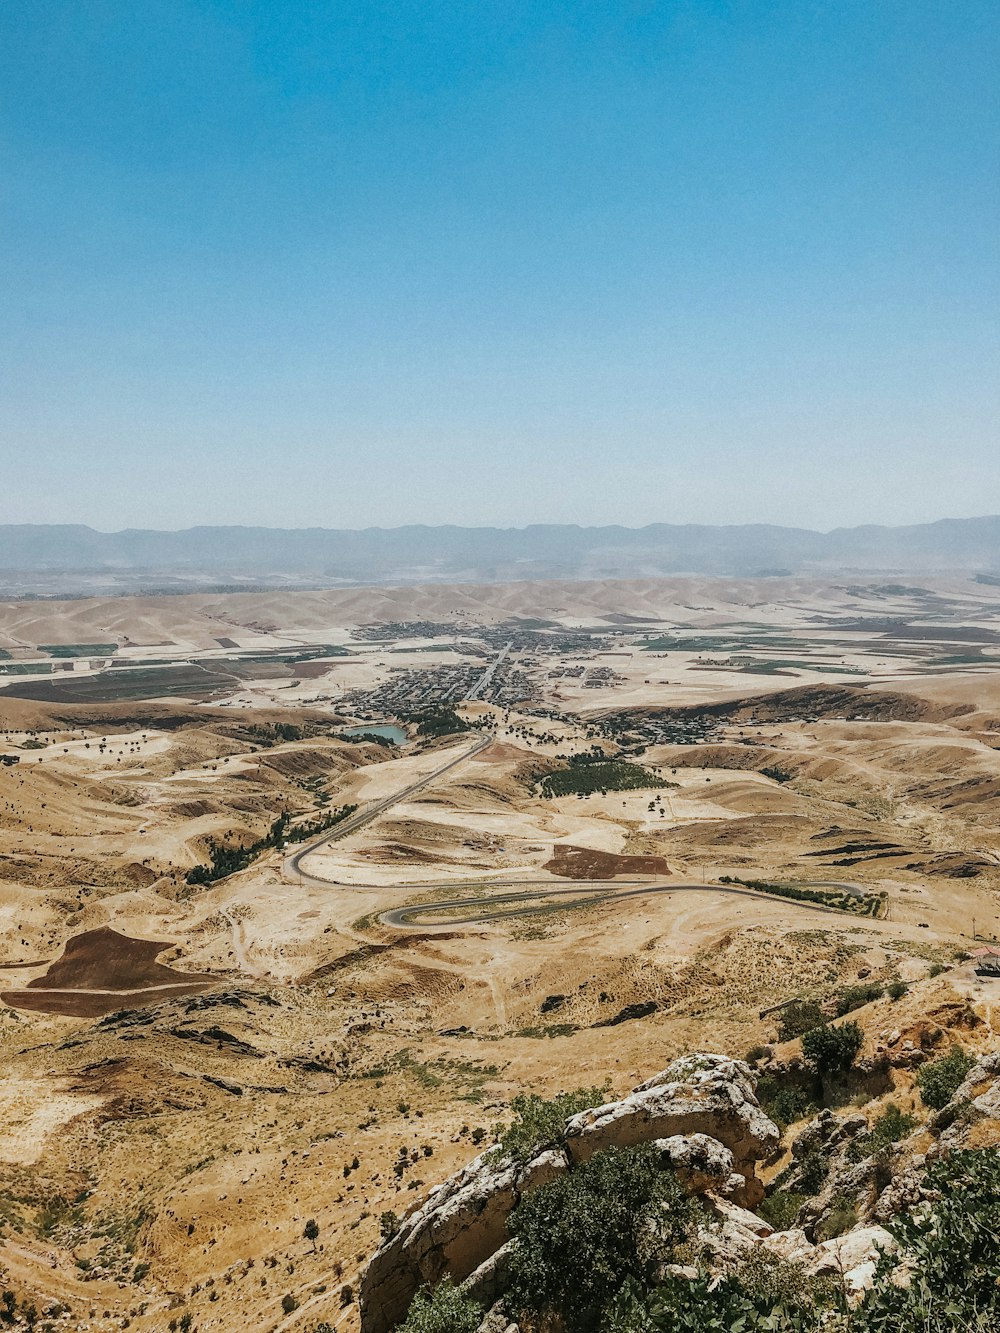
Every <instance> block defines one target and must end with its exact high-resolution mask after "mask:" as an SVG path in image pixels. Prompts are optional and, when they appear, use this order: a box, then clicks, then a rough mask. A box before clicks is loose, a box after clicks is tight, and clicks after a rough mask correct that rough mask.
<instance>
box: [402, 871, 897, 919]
mask: <svg viewBox="0 0 1000 1333" xmlns="http://www.w3.org/2000/svg"><path fill="white" fill-rule="evenodd" d="M511 882H514V881H488V883H511ZM516 882H518V883H521V884H530V883H533V882H534V883H539V882H542V883H546V884H549V885H551V882H552V881H551V880H545V881H537V880H536V881H531V880H520V881H516ZM479 883H480V884H481V885H483V886H484V887H485V886H486V885H487V882H486V881H480V882H479ZM636 883H637V881H635V880H631V881H630V880H589V881H587V880H576V881H575V882H574V884H573V886H572V888H569V887H567V888H562V887H559V888H551V887H549V888H545V889H536V890H534V891H533V892H529V893H506V894H497V895H496V896H493V897H489V898H454V899H452V900H450V901H436V902H435V901H431V902H426V903H411V904H410V905H409V906H408V907H395V908H392V909H391V910H390V911H388V912H382V913H381V914H380V915H379V918H378V919H379V921H381V922H382V923H383V924H384V925H386V926H395V927H396V929H398V930H404V929H405V930H427V931H431V930H450V929H452V928H453V927H455V926H472V925H481V924H483V923H485V922H488V921H505V920H507V919H508V918H512V917H518V916H534V915H535V914H536V913H538V912H550V911H552V908H553V906H555V905H556V904H553V903H549V902H544V903H540V904H538V905H537V906H534V907H517V908H514V909H513V910H512V911H509V912H493V911H488V912H477V913H475V914H474V915H472V916H463V917H452V918H451V919H449V920H448V921H433V922H426V921H419V920H417V918H418V917H420V916H421V915H423V914H425V913H428V912H440V911H447V910H448V909H449V908H459V907H474V906H476V904H481V905H482V906H484V907H485V906H487V905H488V906H489V907H493V906H495V905H496V904H497V903H513V902H525V901H534V900H535V899H538V898H545V899H549V898H557V897H560V896H562V895H566V894H576V895H577V898H576V901H575V902H567V903H561V904H558V906H560V907H561V908H562V909H563V910H565V911H569V910H571V909H572V908H574V907H586V906H588V905H589V904H591V903H604V902H620V901H621V900H622V899H624V898H642V897H645V896H646V895H647V894H651V893H721V894H725V895H726V896H734V897H738V898H754V899H756V900H757V901H758V902H761V901H763V902H772V903H773V902H792V903H793V904H794V906H796V907H801V908H803V909H805V910H806V911H808V912H827V913H829V912H832V913H834V915H836V916H853V915H854V913H851V912H844V911H842V910H841V909H840V908H837V907H828V906H826V904H824V903H811V902H803V901H800V900H798V899H788V898H783V897H782V896H781V895H780V894H777V893H762V892H760V891H759V890H757V889H743V888H733V887H732V886H731V885H729V884H673V883H669V884H668V883H667V882H666V881H655V882H650V883H646V884H641V885H640V886H639V887H637V888H629V887H628V885H629V884H636ZM619 889H624V892H616V890H619ZM581 894H582V895H583V896H582V897H581V896H580V895H581ZM868 919H872V918H868Z"/></svg>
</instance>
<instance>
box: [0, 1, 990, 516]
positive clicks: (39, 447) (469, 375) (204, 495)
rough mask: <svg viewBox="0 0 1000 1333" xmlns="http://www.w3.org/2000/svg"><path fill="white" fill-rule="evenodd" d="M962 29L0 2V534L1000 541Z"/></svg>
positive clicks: (779, 5)
mask: <svg viewBox="0 0 1000 1333" xmlns="http://www.w3.org/2000/svg"><path fill="white" fill-rule="evenodd" d="M998 67H1000V11H998V10H997V7H996V5H995V2H994V0H933V2H932V0H788V2H787V3H786V2H770V0H671V2H670V3H661V2H660V0H623V2H622V3H617V2H616V0H604V2H603V3H590V2H589V0H577V2H576V3H561V2H559V3H545V2H544V0H535V3H531V4H527V3H521V2H520V0H502V3H500V2H498V3H494V2H493V0H463V2H462V3H457V2H456V3H438V0H421V2H419V3H416V2H413V0H387V2H385V3H382V2H381V0H379V2H377V3H376V2H371V0H370V2H369V3H356V2H355V0H82V2H81V0H4V3H3V5H2V6H0V190H2V207H0V297H2V300H0V398H2V401H0V450H2V462H3V473H2V476H3V485H2V487H0V522H84V523H91V524H93V525H94V526H96V527H100V528H105V529H110V528H119V527H126V526H143V527H147V526H149V527H183V526H187V525H189V524H194V523H261V524H267V525H273V526H310V525H322V526H330V527H364V526H368V525H370V524H378V525H382V526H392V525H395V524H399V523H407V522H426V523H447V522H452V523H460V524H498V525H502V526H511V525H520V524H523V523H530V522H576V523H588V524H589V523H603V522H617V523H628V524H635V525H638V524H642V523H648V522H728V523H732V522H757V521H764V522H778V523H790V524H802V525H805V526H812V527H819V528H824V529H825V528H830V527H834V526H838V525H842V524H849V523H856V522H878V521H885V522H894V523H895V522H900V523H905V522H919V521H924V520H928V519H933V518H937V517H942V516H944V515H953V516H960V515H969V514H982V513H988V512H997V511H1000V447H998V431H997V426H998V420H1000V371H998V365H1000V357H998V351H1000V339H998V329H997V312H998V308H1000V302H998V297H1000V281H998V278H1000V242H998V235H1000V231H998V222H1000V80H998V79H997V77H996V74H997V69H998Z"/></svg>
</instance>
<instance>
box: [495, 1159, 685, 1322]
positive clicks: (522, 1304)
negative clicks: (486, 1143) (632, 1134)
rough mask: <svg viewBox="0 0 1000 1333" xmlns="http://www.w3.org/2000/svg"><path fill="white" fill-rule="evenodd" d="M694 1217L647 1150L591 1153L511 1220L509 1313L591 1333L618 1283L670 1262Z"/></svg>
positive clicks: (529, 1198)
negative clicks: (526, 1314) (656, 1265)
mask: <svg viewBox="0 0 1000 1333" xmlns="http://www.w3.org/2000/svg"><path fill="white" fill-rule="evenodd" d="M701 1215H702V1214H701V1206H700V1205H699V1204H698V1203H696V1202H695V1201H694V1200H693V1199H690V1198H688V1197H687V1196H686V1195H685V1194H684V1191H683V1190H682V1189H681V1187H680V1185H679V1184H678V1183H677V1180H676V1178H675V1177H674V1175H673V1173H672V1172H670V1171H664V1170H663V1169H662V1167H661V1166H660V1163H659V1159H658V1154H657V1152H656V1150H655V1148H654V1147H653V1146H652V1145H651V1144H643V1145H641V1146H639V1147H634V1148H617V1147H611V1148H607V1149H606V1150H605V1151H604V1152H600V1153H596V1154H595V1155H594V1156H593V1157H591V1158H590V1159H589V1160H588V1161H586V1162H584V1163H583V1164H582V1165H580V1166H577V1167H575V1168H574V1169H573V1170H572V1171H567V1172H565V1173H564V1174H563V1175H561V1176H558V1177H557V1178H556V1179H555V1180H553V1181H551V1182H550V1183H549V1184H547V1185H542V1186H541V1187H540V1188H538V1189H537V1190H533V1191H532V1192H531V1193H529V1194H527V1195H525V1196H524V1197H523V1198H522V1200H521V1203H520V1204H519V1206H518V1207H517V1208H516V1209H515V1210H514V1212H513V1213H512V1214H511V1216H510V1218H509V1220H508V1223H507V1225H508V1228H509V1230H510V1233H511V1235H512V1237H513V1239H514V1245H513V1247H512V1252H511V1260H510V1270H511V1290H510V1296H509V1298H508V1301H507V1304H508V1306H509V1308H510V1309H511V1310H512V1311H515V1312H517V1313H518V1314H519V1313H520V1312H522V1311H525V1310H527V1311H530V1312H532V1313H533V1314H535V1315H539V1316H541V1317H542V1318H543V1319H549V1320H559V1321H561V1323H560V1324H559V1326H560V1327H564V1328H567V1329H573V1330H574V1333H596V1330H598V1329H599V1328H600V1327H601V1325H602V1323H604V1315H605V1312H606V1310H607V1309H608V1307H609V1306H610V1305H611V1302H612V1300H613V1299H614V1298H615V1296H616V1294H617V1293H618V1292H619V1290H620V1289H621V1287H622V1285H623V1283H625V1282H627V1281H629V1280H632V1281H634V1282H636V1283H639V1282H642V1281H643V1280H644V1279H646V1278H647V1276H648V1274H649V1271H650V1268H651V1266H652V1265H654V1264H656V1263H668V1262H670V1261H672V1260H673V1259H674V1257H675V1255H676V1253H677V1251H678V1250H679V1248H680V1247H682V1246H684V1245H685V1244H687V1243H689V1242H690V1241H691V1239H692V1238H693V1235H694V1232H695V1230H696V1228H697V1224H698V1221H699V1218H700V1217H701Z"/></svg>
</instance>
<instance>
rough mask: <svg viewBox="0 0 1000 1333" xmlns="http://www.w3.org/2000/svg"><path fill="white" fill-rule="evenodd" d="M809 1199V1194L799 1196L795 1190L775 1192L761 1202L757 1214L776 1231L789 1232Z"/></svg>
mask: <svg viewBox="0 0 1000 1333" xmlns="http://www.w3.org/2000/svg"><path fill="white" fill-rule="evenodd" d="M808 1198H809V1195H808V1194H799V1193H797V1192H796V1191H794V1190H780V1189H779V1190H775V1191H774V1193H773V1194H769V1195H768V1196H767V1198H766V1199H764V1200H763V1201H762V1202H761V1204H760V1206H759V1207H758V1209H757V1212H758V1213H759V1214H760V1216H761V1217H762V1218H763V1219H764V1221H765V1222H769V1223H770V1224H771V1226H772V1227H774V1229H775V1231H788V1229H789V1228H790V1227H793V1226H794V1225H795V1219H796V1217H798V1215H799V1209H800V1208H801V1207H802V1205H803V1204H804V1203H805V1202H806V1200H807V1199H808Z"/></svg>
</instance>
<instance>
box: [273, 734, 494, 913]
mask: <svg viewBox="0 0 1000 1333" xmlns="http://www.w3.org/2000/svg"><path fill="white" fill-rule="evenodd" d="M494 739H495V738H494V737H493V735H492V734H488V735H486V736H484V737H483V739H482V740H478V741H476V743H475V745H473V746H472V747H471V749H468V750H463V752H462V753H461V754H460V755H456V756H455V757H454V758H453V759H449V760H448V762H447V763H446V764H442V765H441V767H440V768H436V769H435V770H434V772H433V773H428V774H426V775H425V776H424V777H422V778H417V780H416V782H411V783H410V784H409V786H407V787H403V788H402V789H401V790H400V791H396V792H392V793H391V795H389V796H384V797H382V799H381V800H379V801H374V802H372V804H370V805H366V806H365V807H364V808H363V809H361V810H359V811H358V813H357V814H355V815H351V817H350V818H349V819H345V820H344V821H343V823H341V824H337V825H335V826H334V827H333V828H332V829H327V830H326V832H325V833H321V834H320V835H319V837H318V838H314V839H313V841H312V842H307V843H306V844H305V846H304V847H300V848H299V850H298V851H297V852H293V853H292V854H291V855H290V856H286V857H285V860H284V863H283V868H284V871H285V873H286V874H290V875H296V876H298V878H299V879H301V880H304V881H305V882H306V883H307V884H320V885H323V884H325V885H336V883H337V881H336V880H332V879H324V878H323V876H322V875H313V874H310V873H309V871H307V870H303V869H302V861H303V859H304V858H305V857H307V856H310V855H311V854H312V853H313V852H315V851H317V850H318V849H319V848H320V847H325V846H326V845H327V844H328V843H331V842H339V841H340V839H341V838H346V837H347V836H348V835H349V834H351V833H357V832H358V830H359V829H363V828H364V827H365V825H366V824H370V823H371V822H372V820H373V819H377V818H378V816H379V815H380V814H382V813H383V811H385V810H388V809H389V808H390V807H391V806H393V805H397V804H399V802H400V801H408V800H409V799H410V797H411V796H415V795H416V794H417V792H420V791H423V790H424V788H425V787H429V786H430V784H431V783H432V782H436V781H437V780H438V778H440V777H443V776H444V774H445V773H449V772H450V771H451V770H452V769H453V768H457V767H458V765H459V764H464V763H465V762H466V761H467V760H469V759H473V758H474V757H475V756H476V755H477V754H481V753H482V752H483V750H485V749H487V748H488V747H489V746H491V745H492V744H493V741H494ZM341 887H345V888H357V887H358V886H357V885H343V886H341Z"/></svg>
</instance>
